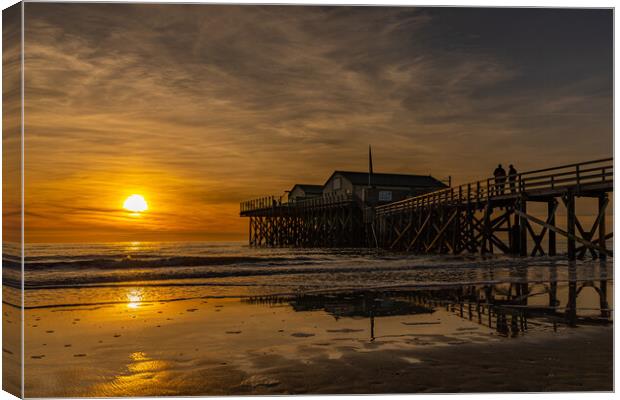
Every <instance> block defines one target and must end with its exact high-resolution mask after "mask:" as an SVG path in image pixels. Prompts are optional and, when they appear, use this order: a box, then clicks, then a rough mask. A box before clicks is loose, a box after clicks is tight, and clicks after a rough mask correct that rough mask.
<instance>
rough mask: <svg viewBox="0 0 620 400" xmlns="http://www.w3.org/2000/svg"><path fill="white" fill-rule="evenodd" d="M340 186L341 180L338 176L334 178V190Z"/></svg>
mask: <svg viewBox="0 0 620 400" xmlns="http://www.w3.org/2000/svg"><path fill="white" fill-rule="evenodd" d="M341 187H342V182H341V181H340V178H334V190H340V188H341Z"/></svg>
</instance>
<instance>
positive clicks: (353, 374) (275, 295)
mask: <svg viewBox="0 0 620 400" xmlns="http://www.w3.org/2000/svg"><path fill="white" fill-rule="evenodd" d="M230 246H231V247H224V248H222V246H220V247H217V248H213V247H212V248H210V249H208V250H206V251H207V252H208V253H209V254H211V255H204V254H203V255H202V256H197V255H196V254H194V255H192V258H191V260H192V261H191V264H193V266H191V268H190V267H188V266H180V265H178V266H177V265H176V264H175V263H176V261H174V262H173V261H171V260H172V258H173V257H172V256H171V255H170V254H166V256H165V257H158V258H154V257H152V255H153V253H152V252H153V251H154V250H153V248H150V249H149V250H148V252H146V251H144V252H140V251H135V250H134V251H133V252H131V251H130V253H131V254H130V256H131V260H132V261H131V262H129V261H126V259H127V257H126V256H127V254H125V255H124V256H123V257H121V258H119V257H117V256H118V255H116V256H115V255H113V254H112V253H116V252H117V251H118V250H119V249H113V250H114V251H111V252H110V253H109V254H106V255H105V256H101V257H100V258H97V259H96V260H95V261H93V258H92V255H86V256H85V255H77V254H73V255H71V256H70V257H69V256H66V255H65V259H63V260H59V256H58V254H55V255H52V254H48V255H41V256H37V257H41V258H39V259H36V261H35V260H30V262H31V263H32V265H31V268H30V271H31V274H30V276H31V277H32V279H31V280H30V284H29V281H28V276H29V274H28V268H27V270H26V277H27V279H26V286H27V288H28V289H27V290H26V299H27V300H26V307H27V309H26V311H25V329H26V336H25V354H24V356H25V370H26V377H25V395H26V396H27V397H77V396H79V397H110V396H112V397H119V396H165V395H177V396H186V395H226V394H230V395H232V394H239V395H243V394H315V393H316V394H318V393H321V394H328V393H333V394H339V393H457V392H499V391H502V392H505V391H509V392H512V391H537V392H538V391H581V390H584V391H586V390H588V391H592V390H594V391H611V390H613V387H612V384H613V379H612V376H613V375H612V361H613V334H612V332H613V321H612V319H611V315H612V312H611V311H612V310H613V299H612V292H613V281H612V279H611V277H612V276H613V273H612V272H613V271H612V264H611V262H608V263H598V262H597V263H585V262H584V263H578V264H576V265H568V264H567V263H566V262H565V261H561V260H518V262H516V261H515V260H511V259H486V260H482V259H480V260H478V261H475V260H472V259H442V258H435V259H432V258H426V259H420V258H416V257H408V258H407V257H400V258H399V257H387V256H385V255H377V254H366V255H361V256H355V257H354V256H353V255H352V253H351V254H347V253H346V252H345V253H344V255H343V253H342V252H337V251H328V250H322V251H320V252H318V251H305V253H304V251H302V250H278V251H279V252H281V253H280V254H278V255H274V254H273V253H264V254H263V255H261V256H259V258H261V261H256V260H253V261H249V259H245V258H244V259H243V261H239V258H238V256H237V255H235V256H234V257H236V258H235V259H234V260H229V259H227V258H226V257H228V256H225V255H223V254H222V253H225V252H231V253H232V252H233V249H234V246H238V245H230ZM46 251H49V249H48V250H46ZM157 251H159V252H161V253H166V252H165V251H163V250H162V249H157ZM183 251H187V249H184V250H183ZM196 251H198V250H196ZM200 251H205V250H204V248H203V249H202V250H200ZM244 251H247V252H252V251H253V250H251V249H248V250H244ZM274 251H275V250H274ZM74 253H75V251H74ZM147 253H148V254H147ZM258 253H259V254H260V251H259V252H258ZM301 253H304V254H301ZM115 257H116V259H117V260H118V263H120V264H114V262H112V261H110V260H113V259H115ZM200 257H202V258H200ZM231 257H232V255H231ZM244 257H245V256H244ZM66 258H72V259H73V261H68V260H67V259H66ZM103 259H105V260H107V261H102V260H103ZM225 259H226V260H225ZM76 260H77V262H79V263H82V265H83V268H82V270H81V271H80V272H79V273H76V272H75V264H71V262H75V261H76ZM85 260H89V261H88V262H85ZM123 260H125V261H123ZM164 260H165V261H164ZM189 260H190V259H188V258H184V259H182V260H181V261H180V262H179V263H180V264H190V262H189ZM223 260H225V261H223ZM267 260H269V261H267ZM293 260H297V261H296V262H297V263H298V265H297V266H293V267H291V264H292V263H294V262H293ZM403 260H405V261H403ZM177 261H179V260H177ZM59 262H60V263H63V264H57V263H59ZM37 264H38V265H37ZM149 264H150V265H151V266H150V267H146V265H149ZM164 264H165V265H166V266H165V267H163V266H162V265H164ZM171 264H174V265H172V266H171ZM431 264H432V265H431ZM67 265H70V266H71V270H72V272H70V273H69V272H66V271H65V269H66V266H67ZM97 265H98V266H99V267H96V266H97ZM103 265H105V267H101V266H103ZM128 265H130V266H131V268H128ZM154 265H156V266H155V267H154ZM118 268H124V273H126V274H128V276H132V277H135V276H136V275H140V276H142V277H145V276H149V275H148V274H149V273H151V272H153V271H159V272H158V273H157V274H153V279H151V280H148V279H147V280H142V281H132V280H130V279H126V280H125V281H123V282H109V281H108V278H106V277H108V276H110V275H112V274H113V271H115V269H118ZM188 268H189V269H188ZM168 269H170V270H174V271H176V270H184V272H183V274H185V275H193V276H194V277H193V278H187V277H185V278H183V279H180V278H179V277H178V273H173V274H172V275H175V274H176V275H175V276H174V277H173V276H172V275H171V276H170V277H169V279H166V272H165V271H167V270H168ZM190 270H191V271H190ZM270 270H274V271H278V272H277V273H274V274H269V273H267V271H270ZM67 271H68V270H67ZM198 271H201V272H200V273H199V272H198ZM239 271H245V273H243V274H242V273H239ZM286 271H288V272H286ZM403 271H405V272H403ZM214 272H218V273H214ZM232 272H234V274H233V273H232ZM259 272H260V274H259ZM65 273H66V274H68V275H71V276H75V277H76V280H75V281H71V280H69V279H64V278H62V275H63V274H65ZM129 274H130V275H129ZM489 274H491V276H489ZM411 276H416V277H417V281H416V280H414V279H412V278H411ZM78 277H79V278H80V279H81V282H85V283H78V282H77V278H78ZM98 277H100V278H98ZM348 277H356V280H353V279H349V278H348ZM378 277H381V279H379V278H378ZM396 277H399V278H398V279H400V280H399V281H396ZM156 278H157V279H156ZM98 279H99V280H98ZM442 279H443V280H442ZM97 280H98V283H96V282H97ZM61 281H62V282H64V283H63V284H60V282H61ZM299 282H304V285H300V284H299ZM54 285H57V287H54ZM601 293H603V294H604V297H601ZM571 304H574V305H575V307H574V308H571ZM4 310H5V313H4V320H5V323H6V321H7V320H11V321H16V320H18V315H17V314H16V313H18V312H19V310H18V309H17V308H15V307H11V306H9V305H7V304H5V307H4ZM4 350H5V351H4V356H5V360H6V359H7V358H11V356H14V355H15V354H18V350H16V349H7V348H5V349H4ZM7 351H8V352H10V353H7Z"/></svg>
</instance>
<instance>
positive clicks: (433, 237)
mask: <svg viewBox="0 0 620 400" xmlns="http://www.w3.org/2000/svg"><path fill="white" fill-rule="evenodd" d="M370 190H374V188H372V187H371V186H370V185H369V191H370ZM610 193H613V158H606V159H600V160H593V161H587V162H582V163H576V164H568V165H561V166H556V167H552V168H545V169H539V170H535V171H527V172H523V173H519V174H517V175H514V176H512V177H507V179H506V182H505V183H504V184H498V183H496V181H495V180H494V179H493V178H488V179H484V180H481V181H477V182H473V183H468V184H464V185H460V186H456V187H448V188H445V189H440V190H435V191H432V192H430V193H426V194H422V195H418V196H413V197H410V198H406V199H404V200H400V201H395V202H390V203H388V204H382V205H376V204H371V203H369V202H365V201H364V200H363V199H361V198H359V197H358V196H356V195H354V194H349V195H323V196H321V197H315V198H311V199H307V200H303V201H297V202H284V201H283V198H282V197H275V196H272V197H265V198H261V199H257V200H251V201H247V202H243V203H241V213H240V215H241V216H243V217H249V219H250V223H249V243H250V245H252V246H297V247H376V248H379V249H384V250H392V251H399V252H411V253H418V254H464V253H470V254H481V255H484V254H494V253H503V254H512V255H519V256H544V255H548V256H555V255H557V253H558V251H557V247H558V246H557V242H558V240H557V239H558V237H563V238H564V239H565V240H566V243H567V256H568V258H569V259H570V260H575V259H578V258H579V259H583V258H585V257H592V258H594V259H597V258H601V259H605V258H606V257H608V256H612V250H611V249H608V248H607V246H606V241H607V240H609V239H610V238H612V237H613V232H611V231H608V230H607V224H606V221H605V215H606V212H607V209H608V207H609V201H610V200H609V194H610ZM583 199H594V201H595V202H596V206H595V208H596V216H595V217H594V220H593V222H592V223H591V225H589V226H588V225H586V223H585V221H582V220H580V217H579V211H578V210H579V209H580V204H581V203H580V202H581V201H583ZM590 201H592V200H590ZM536 203H538V204H543V205H544V207H545V208H546V213H545V214H546V216H545V217H544V218H541V217H540V215H538V217H537V216H535V215H533V214H534V213H533V212H531V211H529V210H528V208H529V207H532V208H533V207H534V205H535V204H536ZM560 206H562V207H564V208H565V210H566V213H565V214H566V215H564V216H563V218H565V219H566V220H565V221H560V215H559V213H558V208H559V207H560ZM539 207H540V206H539Z"/></svg>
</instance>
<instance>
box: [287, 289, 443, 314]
mask: <svg viewBox="0 0 620 400" xmlns="http://www.w3.org/2000/svg"><path fill="white" fill-rule="evenodd" d="M290 304H291V306H292V307H293V309H294V310H295V311H318V310H324V311H325V312H326V313H328V314H330V315H333V316H334V317H336V318H340V317H372V316H375V317H384V316H391V315H410V314H425V313H432V312H433V309H432V308H431V307H428V306H422V305H419V304H416V303H414V302H412V301H407V300H405V299H401V298H394V297H386V296H382V295H381V294H380V293H374V294H372V293H371V294H350V293H349V294H337V295H303V296H297V297H295V299H294V300H292V301H291V302H290Z"/></svg>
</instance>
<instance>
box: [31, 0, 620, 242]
mask: <svg viewBox="0 0 620 400" xmlns="http://www.w3.org/2000/svg"><path fill="white" fill-rule="evenodd" d="M612 18H613V17H612V11H611V10H602V9H599V10H583V9H582V10H574V9H573V10H571V9H498V8H496V9H484V8H469V9H467V8H408V7H394V8H387V7H318V6H315V7H300V6H230V5H217V6H216V5H180V4H176V5H164V4H140V5H130V4H60V3H57V4H52V3H48V4H45V3H26V5H25V26H26V32H25V120H26V125H25V136H26V139H25V184H26V193H25V199H26V205H25V208H26V211H25V213H26V214H25V215H26V241H27V242H84V241H150V240H240V239H243V238H245V237H246V235H247V220H244V219H242V218H240V217H239V202H240V201H242V200H246V199H249V198H254V197H258V196H262V195H271V194H281V193H283V191H284V190H287V189H290V188H291V187H292V186H293V185H294V184H295V183H316V184H322V183H324V181H325V180H326V179H327V178H328V177H329V175H330V174H331V172H332V171H333V170H360V171H365V170H367V149H368V145H369V144H370V145H372V148H373V164H374V170H375V171H376V172H395V173H413V174H432V175H433V176H435V177H437V178H440V179H443V178H446V177H447V176H452V182H453V183H454V184H460V183H466V182H468V181H475V180H478V179H481V178H485V177H487V176H489V175H490V174H491V172H492V170H493V169H494V168H495V166H496V165H497V164H498V163H500V162H501V163H503V164H509V163H514V164H515V166H516V168H517V169H518V170H519V171H526V170H531V169H537V168H542V167H548V166H554V165H558V164H564V163H574V162H580V161H587V160H590V159H597V158H604V157H610V156H611V155H612V152H613V150H612V148H613V146H612V141H613V131H612V129H613V128H612V116H613V114H612V112H613V109H612V107H613V106H612V100H613V97H612V96H613V92H612V78H613V73H612V61H613V59H612V54H613V47H612V46H613V45H612V36H613V35H612V33H613V21H612ZM134 193H137V194H141V195H143V196H144V197H145V198H146V201H147V202H148V204H149V210H148V211H147V212H145V213H142V214H141V215H139V216H135V215H132V214H130V213H128V212H127V211H125V210H123V209H122V204H123V201H124V200H125V198H126V197H127V196H129V195H131V194H134Z"/></svg>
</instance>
